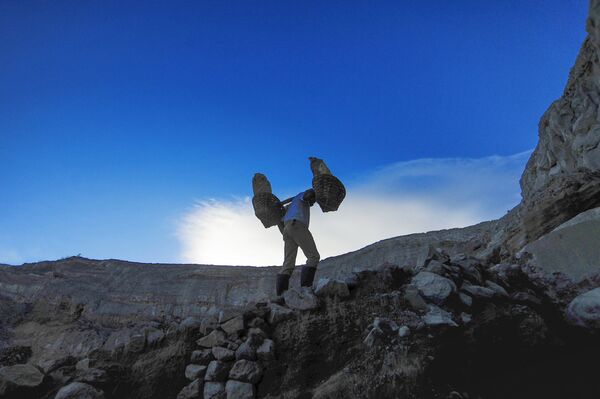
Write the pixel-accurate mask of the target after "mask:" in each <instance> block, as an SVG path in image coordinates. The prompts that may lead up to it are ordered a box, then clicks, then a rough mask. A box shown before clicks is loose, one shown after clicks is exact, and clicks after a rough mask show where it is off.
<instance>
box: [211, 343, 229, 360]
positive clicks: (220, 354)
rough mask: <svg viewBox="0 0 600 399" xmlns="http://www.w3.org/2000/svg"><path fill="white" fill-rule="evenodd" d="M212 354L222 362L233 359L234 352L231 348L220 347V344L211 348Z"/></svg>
mask: <svg viewBox="0 0 600 399" xmlns="http://www.w3.org/2000/svg"><path fill="white" fill-rule="evenodd" d="M212 354H213V356H214V357H215V359H217V360H221V361H224V362H228V361H230V360H233V359H235V352H234V351H232V350H231V349H226V348H222V347H220V346H215V347H214V348H212Z"/></svg>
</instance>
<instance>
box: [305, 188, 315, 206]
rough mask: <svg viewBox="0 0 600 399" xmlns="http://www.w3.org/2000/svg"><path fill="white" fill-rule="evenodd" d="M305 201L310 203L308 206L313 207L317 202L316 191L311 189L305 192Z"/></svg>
mask: <svg viewBox="0 0 600 399" xmlns="http://www.w3.org/2000/svg"><path fill="white" fill-rule="evenodd" d="M303 198H304V201H306V202H308V205H310V206H313V205H314V204H315V202H316V201H317V195H316V194H315V190H313V189H312V188H309V189H308V190H306V191H305V192H304V197H303Z"/></svg>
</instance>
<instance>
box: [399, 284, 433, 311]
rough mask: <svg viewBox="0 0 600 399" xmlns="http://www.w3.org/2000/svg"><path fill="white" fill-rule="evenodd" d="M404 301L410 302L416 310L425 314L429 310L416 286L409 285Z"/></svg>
mask: <svg viewBox="0 0 600 399" xmlns="http://www.w3.org/2000/svg"><path fill="white" fill-rule="evenodd" d="M404 299H405V300H406V301H408V303H409V304H410V306H411V307H412V308H413V309H414V310H418V311H421V312H424V311H426V310H427V302H425V300H424V299H423V297H422V296H421V294H419V290H418V288H417V287H415V286H414V285H408V286H407V287H406V290H405V291H404Z"/></svg>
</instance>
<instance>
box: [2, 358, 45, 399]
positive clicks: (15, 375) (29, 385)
mask: <svg viewBox="0 0 600 399" xmlns="http://www.w3.org/2000/svg"><path fill="white" fill-rule="evenodd" d="M43 381H44V375H43V374H42V373H41V372H40V370H38V369H37V368H36V367H34V366H32V365H30V364H15V365H13V366H6V367H2V368H0V397H1V396H2V395H4V394H6V393H8V392H11V391H17V392H20V391H27V390H32V389H33V388H36V387H39V386H40V385H41V384H42V382H43Z"/></svg>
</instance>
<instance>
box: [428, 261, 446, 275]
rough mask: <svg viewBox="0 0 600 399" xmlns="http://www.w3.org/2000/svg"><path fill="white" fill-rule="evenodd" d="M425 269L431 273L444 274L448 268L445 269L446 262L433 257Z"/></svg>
mask: <svg viewBox="0 0 600 399" xmlns="http://www.w3.org/2000/svg"><path fill="white" fill-rule="evenodd" d="M424 271H426V272H429V273H435V274H439V275H443V274H444V273H445V271H446V269H444V264H443V263H442V262H440V261H438V260H435V259H432V260H431V261H429V263H428V264H427V266H425V269H424Z"/></svg>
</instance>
